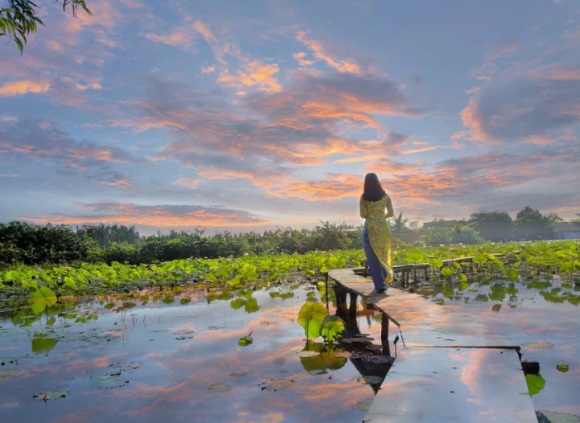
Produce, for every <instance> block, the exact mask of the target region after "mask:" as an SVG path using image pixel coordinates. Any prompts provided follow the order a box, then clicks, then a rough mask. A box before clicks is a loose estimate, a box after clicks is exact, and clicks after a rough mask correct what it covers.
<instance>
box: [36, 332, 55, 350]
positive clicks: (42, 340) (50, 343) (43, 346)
mask: <svg viewBox="0 0 580 423" xmlns="http://www.w3.org/2000/svg"><path fill="white" fill-rule="evenodd" d="M57 343H58V341H57V340H56V339H52V338H47V337H46V335H43V334H36V335H34V337H33V338H32V352H35V353H38V352H43V351H50V350H51V349H53V348H54V347H56V344H57Z"/></svg>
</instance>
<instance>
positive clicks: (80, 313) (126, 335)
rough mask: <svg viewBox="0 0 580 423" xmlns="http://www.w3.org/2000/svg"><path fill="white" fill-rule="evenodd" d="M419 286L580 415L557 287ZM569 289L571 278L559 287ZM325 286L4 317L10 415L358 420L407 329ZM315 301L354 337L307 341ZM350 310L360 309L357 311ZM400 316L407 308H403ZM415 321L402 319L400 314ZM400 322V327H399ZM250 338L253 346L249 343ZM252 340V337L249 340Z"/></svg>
mask: <svg viewBox="0 0 580 423" xmlns="http://www.w3.org/2000/svg"><path fill="white" fill-rule="evenodd" d="M558 283H559V281H558V280H553V281H551V282H550V284H551V285H550V286H535V285H531V284H529V283H526V282H525V281H522V282H521V283H518V284H514V283H510V284H507V283H501V284H500V283H481V284H479V283H474V284H472V285H470V286H469V287H464V288H463V289H458V288H457V287H454V288H449V287H437V288H434V287H433V286H432V285H427V284H425V285H424V286H422V287H416V288H417V292H418V295H423V296H425V297H427V298H429V299H430V300H431V301H434V302H438V303H443V304H444V306H445V307H452V308H456V309H457V310H458V312H468V313H470V314H474V315H477V316H478V318H480V319H481V320H482V322H484V323H485V325H486V326H487V327H491V328H494V329H493V330H496V331H497V332H498V333H501V335H502V336H503V337H505V338H507V339H509V340H511V341H513V344H514V345H520V346H521V347H522V349H521V352H522V360H528V361H537V362H538V363H539V364H540V373H539V375H540V377H541V379H542V381H543V382H542V384H543V386H542V387H541V389H539V391H538V392H535V393H534V396H533V398H532V400H533V403H534V407H535V408H536V410H550V411H553V412H560V413H569V414H576V415H580V400H579V399H578V387H579V386H580V341H579V337H578V333H580V319H579V317H580V315H579V314H578V306H577V303H576V304H574V302H575V300H573V298H575V297H574V296H575V295H577V291H576V290H575V288H574V283H573V282H572V283H571V284H570V283H565V284H564V292H568V293H569V294H570V295H569V296H568V298H572V300H570V301H566V300H564V301H560V300H559V299H558V298H563V297H562V294H561V292H560V291H562V287H561V286H560V287H559V288H560V290H559V291H556V293H557V294H558V293H559V292H560V294H558V295H545V294H542V292H544V293H545V292H553V291H550V289H552V290H553V289H554V287H553V285H552V284H554V285H557V284H558ZM560 285H561V284H560ZM328 298H329V301H328V302H327V301H326V300H327V297H326V291H325V289H324V286H323V285H321V284H304V283H303V284H294V285H291V284H281V285H275V286H270V287H257V288H255V289H252V290H246V291H243V292H237V293H236V292H221V291H208V290H207V289H205V288H194V287H181V288H179V289H177V290H174V291H164V292H158V291H157V292H154V291H143V292H139V293H134V294H125V295H123V296H122V297H114V296H110V297H101V298H96V299H93V300H90V301H83V302H72V301H71V302H69V303H59V304H57V305H56V306H52V307H48V308H46V309H35V310H32V309H30V308H29V307H22V308H19V309H18V310H16V312H14V311H13V310H9V307H7V306H6V307H4V311H2V312H0V364H2V365H1V366H0V421H2V422H9V423H12V422H15V423H16V422H18V423H19V422H32V423H34V422H59V423H67V422H71V423H72V422H79V421H83V422H160V421H166V422H168V423H169V422H264V423H265V422H268V423H274V422H360V421H362V419H363V418H364V416H365V413H366V410H368V407H369V406H370V403H371V402H372V400H373V398H374V394H375V392H376V390H377V389H379V388H380V386H381V382H382V380H383V378H384V377H385V376H386V378H387V379H388V371H389V368H390V365H391V363H392V362H393V360H396V358H395V355H396V351H397V348H398V349H399V352H400V351H401V348H405V347H404V346H403V345H402V343H401V342H399V343H398V345H397V344H395V341H397V340H398V335H399V332H398V329H397V328H396V327H395V326H394V325H393V324H392V323H391V325H390V326H389V324H388V320H387V318H386V317H385V318H383V315H382V314H381V313H380V312H378V311H377V310H375V309H373V308H372V306H370V305H369V304H366V303H365V302H364V301H363V300H361V299H358V300H357V301H356V304H355V306H356V313H351V314H350V315H349V314H348V313H347V314H343V311H344V310H338V311H337V310H336V308H335V304H336V303H335V302H334V292H333V291H332V290H330V292H329V297H328ZM305 302H320V303H322V304H323V305H324V306H325V307H328V311H329V313H330V314H331V315H335V314H337V313H338V312H340V314H341V316H342V317H343V318H344V319H345V321H346V327H347V330H348V334H347V338H346V340H345V341H346V342H344V343H342V344H340V345H335V344H329V343H326V344H325V343H324V342H323V340H322V338H316V339H313V340H307V339H306V337H305V330H304V328H303V327H302V326H300V325H299V324H298V322H297V319H298V313H299V311H300V309H301V307H302V306H303V304H304V303H305ZM352 311H353V309H352V308H351V312H352ZM394 317H396V316H394ZM401 323H402V326H403V327H404V326H405V323H404V322H401ZM389 328H390V332H389ZM247 336H250V337H251V341H252V342H251V343H249V344H248V345H245V346H244V345H240V344H241V342H240V339H242V338H244V337H247ZM242 344H243V342H242Z"/></svg>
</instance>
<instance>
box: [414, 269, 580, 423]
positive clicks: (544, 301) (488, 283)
mask: <svg viewBox="0 0 580 423" xmlns="http://www.w3.org/2000/svg"><path fill="white" fill-rule="evenodd" d="M414 289H415V291H416V292H417V293H418V294H421V295H423V296H425V297H426V298H429V299H430V300H431V301H434V302H436V303H439V304H444V305H445V306H447V307H451V308H453V309H456V310H457V311H458V312H465V311H468V312H469V313H470V315H477V316H478V318H479V319H480V320H481V322H482V323H483V324H484V326H485V327H486V328H488V329H490V330H492V331H495V333H497V334H498V335H501V336H502V337H503V338H505V339H507V340H509V341H511V343H512V344H513V345H519V346H520V347H521V350H520V351H521V354H522V357H521V359H522V361H528V362H537V363H539V366H540V368H539V374H537V375H532V376H529V377H530V378H531V380H530V381H529V383H530V382H531V383H532V385H533V386H532V387H531V388H530V391H531V393H532V394H533V396H532V401H533V404H534V408H535V409H536V410H542V411H544V412H545V413H544V414H546V415H549V416H552V421H553V422H557V421H562V422H564V421H566V422H580V417H578V416H580V399H579V397H578V392H579V391H578V387H579V386H580V338H579V337H578V334H579V333H580V314H579V311H578V304H579V302H580V279H578V278H577V277H576V278H574V277H568V278H564V277H561V276H560V275H558V274H543V275H537V276H534V277H531V276H528V277H524V278H519V279H518V281H505V280H501V279H494V278H490V277H484V278H481V280H479V281H476V282H473V283H470V284H461V283H456V284H453V283H448V284H446V283H444V282H443V283H442V284H433V283H426V282H422V283H419V284H418V285H416V286H415V287H414ZM555 413H561V414H568V416H565V417H562V416H558V415H557V414H555ZM569 414H572V415H574V416H570V415H569Z"/></svg>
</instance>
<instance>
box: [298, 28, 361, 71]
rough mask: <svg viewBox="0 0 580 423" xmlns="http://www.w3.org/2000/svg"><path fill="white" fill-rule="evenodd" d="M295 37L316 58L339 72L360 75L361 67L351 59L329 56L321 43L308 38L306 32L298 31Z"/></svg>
mask: <svg viewBox="0 0 580 423" xmlns="http://www.w3.org/2000/svg"><path fill="white" fill-rule="evenodd" d="M296 39H297V40H298V41H300V42H301V43H303V44H304V45H305V46H306V47H308V48H309V49H310V50H312V54H313V55H314V57H316V58H317V59H318V60H322V61H323V62H324V63H326V64H327V65H328V66H330V67H331V68H333V69H335V70H337V71H339V72H341V73H353V74H356V75H361V74H362V73H363V72H362V70H361V67H360V66H359V65H358V64H357V63H356V62H355V61H353V60H348V59H346V60H337V59H334V58H333V57H331V56H330V55H329V54H328V53H327V52H326V51H325V49H324V47H323V46H322V44H321V43H319V42H318V41H315V40H310V39H308V38H307V32H305V31H298V33H297V34H296Z"/></svg>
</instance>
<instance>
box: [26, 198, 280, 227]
mask: <svg viewBox="0 0 580 423" xmlns="http://www.w3.org/2000/svg"><path fill="white" fill-rule="evenodd" d="M85 207H86V208H88V209H94V210H95V211H104V212H107V214H101V215H97V216H84V217H83V216H66V215H62V214H56V215H53V216H40V217H22V219H23V220H26V221H29V222H32V223H39V224H44V223H47V222H51V223H54V224H63V225H82V224H100V223H104V224H113V223H117V224H122V225H128V226H130V225H143V226H150V227H154V228H175V227H188V226H194V227H195V226H204V227H251V226H258V225H265V224H269V223H271V222H270V221H268V220H263V219H260V218H257V217H254V216H252V215H250V214H249V213H246V212H240V211H236V210H226V209H218V208H202V207H195V206H191V207H190V206H174V207H172V206H147V207H143V206H141V207H140V206H135V205H132V204H115V205H88V206H85ZM184 209H185V210H184Z"/></svg>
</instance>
